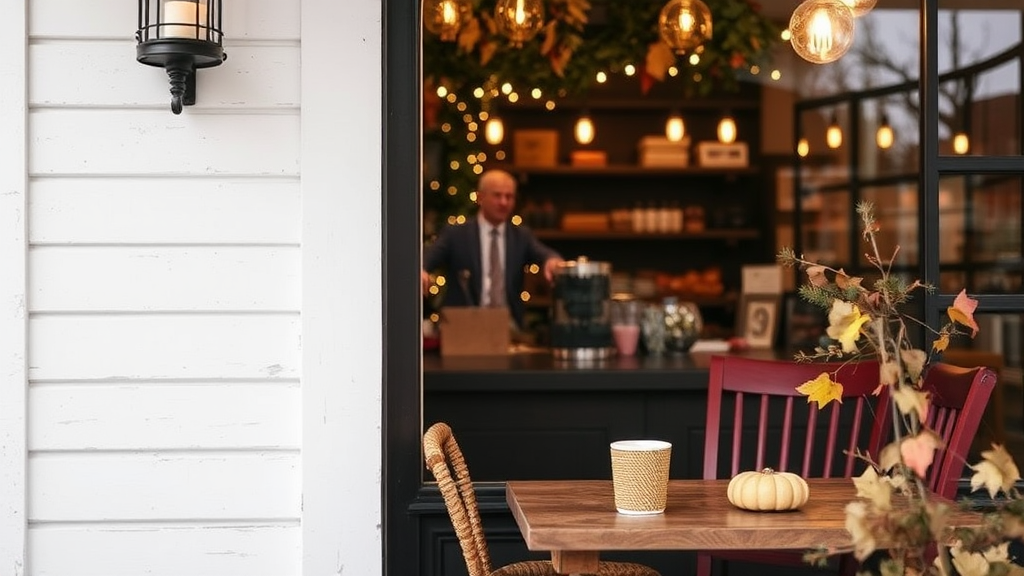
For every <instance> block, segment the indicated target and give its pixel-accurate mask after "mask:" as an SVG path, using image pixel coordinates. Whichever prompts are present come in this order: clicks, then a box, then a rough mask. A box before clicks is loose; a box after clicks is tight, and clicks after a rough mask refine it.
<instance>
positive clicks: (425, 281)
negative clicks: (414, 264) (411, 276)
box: [420, 270, 431, 296]
mask: <svg viewBox="0 0 1024 576" xmlns="http://www.w3.org/2000/svg"><path fill="white" fill-rule="evenodd" d="M420 283H421V284H422V285H423V295H424V296H428V295H430V284H431V282H430V274H429V273H427V271H426V270H420Z"/></svg>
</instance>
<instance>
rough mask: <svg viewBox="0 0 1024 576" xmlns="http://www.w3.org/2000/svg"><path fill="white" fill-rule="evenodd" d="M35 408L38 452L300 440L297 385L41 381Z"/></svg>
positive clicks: (32, 423) (32, 420) (274, 444)
mask: <svg viewBox="0 0 1024 576" xmlns="http://www.w3.org/2000/svg"><path fill="white" fill-rule="evenodd" d="M29 406H30V410H31V412H30V414H29V418H28V425H29V430H28V447H29V449H31V450H35V451H40V450H131V449H142V450H160V449H186V448H200V449H242V448H254V447H261V448H287V449H298V448H299V446H300V442H301V422H300V420H301V415H302V411H301V389H300V388H299V386H298V385H297V384H288V383H282V384H272V383H267V384H262V383H261V384H217V383H212V382H204V383H201V384H172V385H160V384H154V383H135V384H121V385H107V384H104V385H87V384H73V385H54V386H35V387H32V388H31V389H30V390H29ZM127 430H130V431H131V433H130V434H126V433H125V431H127Z"/></svg>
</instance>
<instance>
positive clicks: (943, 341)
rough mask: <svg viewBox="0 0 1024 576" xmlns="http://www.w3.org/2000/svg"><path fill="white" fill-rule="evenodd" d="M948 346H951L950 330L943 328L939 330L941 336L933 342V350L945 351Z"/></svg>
mask: <svg viewBox="0 0 1024 576" xmlns="http://www.w3.org/2000/svg"><path fill="white" fill-rule="evenodd" d="M946 348H949V332H947V331H946V330H943V331H942V332H939V337H938V338H936V339H935V341H934V342H932V350H935V351H936V352H945V351H946Z"/></svg>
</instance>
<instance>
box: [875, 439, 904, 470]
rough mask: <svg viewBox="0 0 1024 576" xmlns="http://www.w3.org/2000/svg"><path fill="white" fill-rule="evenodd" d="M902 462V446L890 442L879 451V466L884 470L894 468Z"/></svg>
mask: <svg viewBox="0 0 1024 576" xmlns="http://www.w3.org/2000/svg"><path fill="white" fill-rule="evenodd" d="M899 463H900V446H899V444H897V443H895V442H890V443H889V444H886V445H885V446H883V447H882V450H881V451H880V452H879V453H878V467H879V468H881V469H882V470H892V469H893V468H895V467H896V465H897V464H899Z"/></svg>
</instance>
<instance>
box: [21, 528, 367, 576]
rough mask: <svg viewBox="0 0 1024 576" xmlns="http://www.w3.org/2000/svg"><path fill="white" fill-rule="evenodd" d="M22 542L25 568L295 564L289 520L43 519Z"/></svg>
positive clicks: (130, 569) (281, 570) (186, 569)
mask: <svg viewBox="0 0 1024 576" xmlns="http://www.w3.org/2000/svg"><path fill="white" fill-rule="evenodd" d="M28 542H29V546H28V556H29V558H31V560H32V562H31V575H32V576H69V575H72V576H142V575H145V576H192V575H209V576H223V575H238V576H298V574H300V567H301V565H302V530H301V528H299V527H298V526H295V525H275V524H269V523H256V522H250V523H232V524H226V525H216V524H215V525H209V526H181V525H170V526H166V525H164V526H161V525H114V526H105V525H95V526H89V527H88V528H77V527H68V526H46V525H44V526H30V528H29V538H28ZM346 576H350V575H346Z"/></svg>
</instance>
